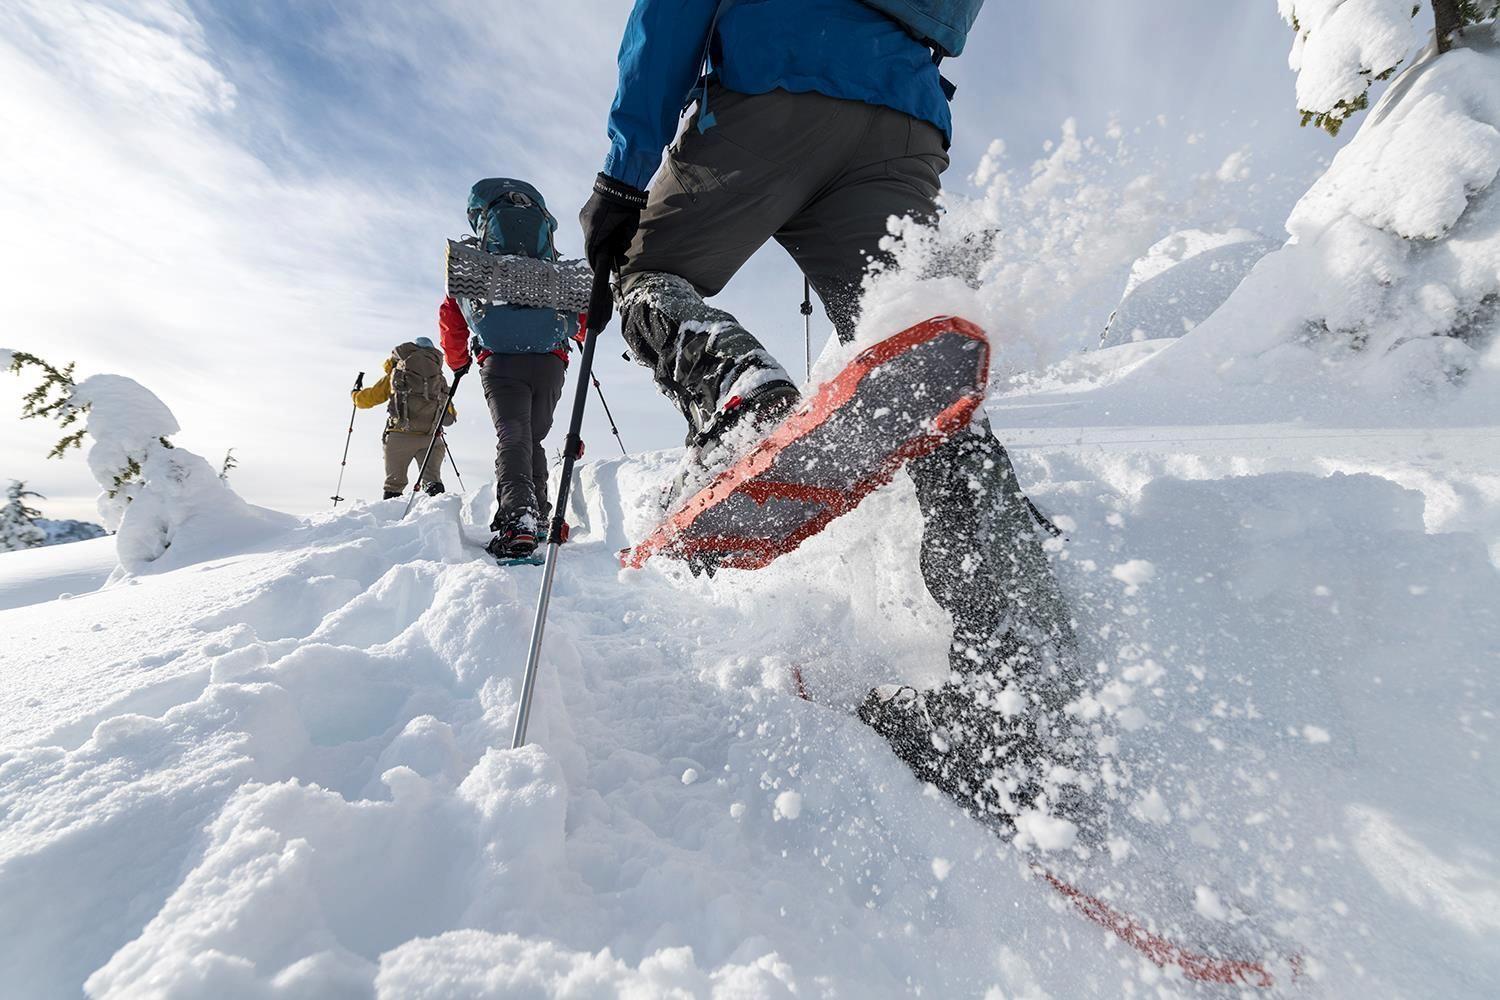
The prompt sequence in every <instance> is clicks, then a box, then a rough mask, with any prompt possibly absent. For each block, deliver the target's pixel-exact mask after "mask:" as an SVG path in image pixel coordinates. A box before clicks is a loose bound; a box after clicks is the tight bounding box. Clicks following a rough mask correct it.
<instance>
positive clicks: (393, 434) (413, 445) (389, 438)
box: [385, 431, 448, 493]
mask: <svg viewBox="0 0 1500 1000" xmlns="http://www.w3.org/2000/svg"><path fill="white" fill-rule="evenodd" d="M430 440H431V438H430V437H429V436H428V435H426V434H406V433H403V432H401V431H388V432H387V433H386V435H385V491H386V492H387V493H400V492H402V491H404V490H405V489H406V482H407V479H406V476H407V469H409V468H410V467H411V464H412V463H413V462H420V461H422V455H423V454H424V453H425V452H426V451H427V442H428V441H430ZM447 454H448V448H447V446H446V445H445V444H444V443H443V436H442V435H441V434H439V435H438V439H437V444H435V445H433V447H432V457H430V458H428V459H427V465H426V466H425V467H424V468H423V469H422V472H421V475H420V476H418V477H417V482H418V483H419V484H420V485H421V486H422V488H423V489H425V488H426V487H427V486H428V485H429V484H431V483H437V484H439V485H441V484H442V481H443V459H444V458H445V457H447Z"/></svg>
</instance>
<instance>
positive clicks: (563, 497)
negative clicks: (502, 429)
mask: <svg viewBox="0 0 1500 1000" xmlns="http://www.w3.org/2000/svg"><path fill="white" fill-rule="evenodd" d="M609 294H611V293H610V289H609V269H608V268H607V267H601V268H600V269H599V270H598V271H595V272H594V292H593V295H592V296H591V297H590V299H589V302H590V307H589V325H588V331H587V332H586V333H585V334H584V337H583V361H582V362H580V363H579V366H578V387H577V388H576V389H574V390H573V417H572V419H571V420H569V421H568V437H567V442H566V444H565V445H564V446H563V447H564V450H563V464H562V473H561V474H560V475H559V476H558V483H557V505H556V506H555V507H553V508H552V526H551V528H550V529H549V530H548V532H547V566H546V568H545V569H544V570H543V571H542V589H541V592H540V593H539V594H538V595H537V599H536V621H535V622H533V623H532V626H531V647H530V649H528V650H527V651H526V674H525V676H524V678H523V679H522V681H521V700H520V702H519V703H518V704H517V705H516V731H515V733H514V735H513V736H512V737H511V741H510V746H511V749H512V750H514V749H516V748H518V747H523V746H525V745H526V723H527V721H529V720H530V718H531V695H532V692H533V691H534V690H535V689H536V670H537V661H538V660H539V659H540V657H541V655H542V634H543V633H544V632H545V631H546V628H547V603H548V602H549V601H550V600H551V599H552V580H553V578H554V577H555V576H556V575H557V551H558V549H559V548H561V547H562V546H561V541H560V539H561V538H562V529H563V515H564V514H566V513H567V510H568V487H569V486H570V485H571V483H572V479H573V462H574V461H575V460H576V459H577V458H578V455H579V453H580V452H581V451H582V450H583V438H582V436H581V435H582V432H583V410H584V407H585V406H587V405H588V401H589V381H590V380H591V379H592V378H593V376H594V345H595V344H596V343H597V342H598V340H599V332H600V330H601V329H602V328H603V327H604V324H605V323H607V322H609V321H608V319H603V318H602V317H603V313H604V310H603V309H600V308H597V305H598V303H600V302H602V301H604V300H605V296H607V295H609ZM600 398H601V399H602V398H603V397H602V396H601V397H600ZM621 447H624V446H623V445H622V446H621Z"/></svg>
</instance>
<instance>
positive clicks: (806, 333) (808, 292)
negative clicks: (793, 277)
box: [802, 275, 812, 381]
mask: <svg viewBox="0 0 1500 1000" xmlns="http://www.w3.org/2000/svg"><path fill="white" fill-rule="evenodd" d="M802 353H803V356H804V357H805V358H806V359H807V378H808V381H811V380H812V281H811V280H809V279H808V277H807V276H806V275H803V276H802Z"/></svg>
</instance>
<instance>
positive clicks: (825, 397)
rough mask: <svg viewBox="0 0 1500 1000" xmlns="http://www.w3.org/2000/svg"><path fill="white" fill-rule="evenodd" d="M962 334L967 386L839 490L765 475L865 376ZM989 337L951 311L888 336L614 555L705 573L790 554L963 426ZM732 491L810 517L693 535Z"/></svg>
mask: <svg viewBox="0 0 1500 1000" xmlns="http://www.w3.org/2000/svg"><path fill="white" fill-rule="evenodd" d="M955 336H957V337H959V338H963V339H964V340H965V341H966V342H968V343H969V346H968V347H967V348H966V350H977V351H978V352H979V353H978V355H977V357H975V358H974V359H973V360H974V369H975V372H976V374H975V376H974V379H973V381H972V383H971V384H969V385H967V386H955V387H954V390H955V392H956V393H958V395H957V398H955V399H954V400H953V401H952V402H950V403H948V404H947V405H946V406H944V407H943V408H942V409H941V410H940V411H939V412H938V413H937V414H936V415H935V416H933V417H932V418H931V419H930V421H927V425H926V426H925V427H924V428H923V429H922V430H920V431H919V432H917V433H916V434H914V435H913V436H910V437H908V438H907V439H906V440H904V441H898V442H894V444H893V447H892V448H891V449H890V450H888V451H885V452H883V453H882V454H881V455H879V456H878V457H874V461H873V462H872V464H871V465H870V466H869V467H868V468H865V469H863V470H861V471H859V472H858V474H857V475H855V477H854V478H853V480H852V481H851V482H850V483H848V484H847V485H846V486H843V487H842V488H833V487H828V486H819V485H814V484H811V483H799V482H785V481H779V480H774V479H770V478H768V477H766V475H765V474H766V473H767V471H768V470H770V469H771V468H772V466H773V465H774V464H775V462H776V459H777V458H778V457H779V456H780V455H781V454H782V452H783V451H785V450H786V449H788V448H789V447H790V446H792V445H794V444H796V443H797V442H800V441H803V440H804V439H806V438H808V437H809V436H810V435H812V434H814V433H815V432H816V431H818V430H819V428H821V427H823V425H824V424H826V423H827V422H828V421H829V420H830V419H831V418H832V417H834V416H835V415H836V414H838V413H839V411H840V409H841V408H842V407H844V406H845V404H847V403H848V402H849V401H850V400H852V399H854V397H855V396H856V395H857V394H858V392H859V390H860V387H861V385H862V384H863V383H864V381H865V379H866V378H867V377H868V376H869V375H870V374H871V373H872V372H875V371H877V370H878V369H880V368H881V366H882V365H885V364H886V363H888V362H891V361H893V360H895V359H897V358H900V357H901V356H902V355H904V354H907V353H908V352H910V351H913V350H914V349H917V348H920V347H922V345H925V344H929V343H931V342H934V341H937V340H939V339H940V338H949V337H955ZM989 356H990V354H989V340H988V339H987V338H986V337H985V335H984V331H983V330H981V329H980V328H979V327H978V326H975V325H974V324H973V323H970V322H969V321H967V320H964V319H959V318H958V317H955V316H935V317H933V318H932V319H929V320H925V321H923V322H921V323H918V324H917V325H916V326H913V327H909V328H908V329H906V330H903V331H901V332H900V333H898V334H895V335H893V336H890V337H887V338H886V339H885V340H882V341H881V342H880V343H878V344H875V345H873V346H871V347H869V348H867V349H865V350H864V351H863V352H861V353H860V354H859V355H858V356H856V357H855V359H854V360H853V361H851V362H850V363H849V364H848V365H847V366H846V367H845V368H844V370H843V371H841V372H839V374H838V375H837V376H835V377H834V378H833V379H831V380H830V381H828V382H825V383H824V384H823V385H822V386H821V387H819V389H818V391H817V392H816V393H815V394H814V395H813V396H812V398H811V399H808V400H804V401H803V402H802V403H801V404H800V405H799V406H798V407H797V409H796V410H794V411H793V412H792V414H791V416H789V417H787V419H786V420H785V421H783V422H782V424H781V425H780V426H779V427H777V428H776V430H775V431H773V432H772V433H771V434H770V435H769V436H768V437H767V438H766V439H765V440H763V441H762V442H761V443H760V444H758V445H756V446H755V448H754V450H752V451H751V452H750V453H749V454H748V455H746V456H745V457H743V458H742V459H740V460H739V461H738V462H736V463H735V464H734V465H733V466H731V467H730V468H729V469H726V470H725V471H724V472H722V473H720V474H719V476H718V477H717V478H715V479H714V481H713V482H712V483H710V484H709V485H708V486H706V487H704V488H703V489H701V490H699V491H698V492H697V493H696V494H694V495H693V496H692V497H691V498H689V499H688V501H687V502H686V503H684V504H682V505H681V506H680V507H678V508H677V510H675V511H674V512H673V513H672V514H671V515H670V516H669V517H668V518H667V519H666V520H665V521H664V522H662V524H661V525H660V526H658V527H657V528H656V530H655V531H653V532H652V533H651V535H650V536H649V537H647V538H646V539H645V540H644V541H642V542H641V543H640V544H639V545H636V546H635V547H634V548H633V549H626V550H624V551H622V552H621V553H620V564H621V565H622V566H625V567H627V568H631V569H638V568H640V567H641V566H643V565H645V563H646V561H647V560H648V559H650V558H651V557H652V556H653V555H655V554H657V553H658V552H661V553H663V554H665V555H668V556H669V557H673V558H677V559H684V560H687V561H688V562H689V563H690V564H695V565H697V566H702V567H706V568H708V569H710V570H712V569H714V568H717V567H722V566H728V567H732V568H735V569H760V568H761V567H763V566H766V565H768V564H769V563H771V562H772V561H774V560H775V559H777V558H778V557H780V556H783V555H785V554H786V553H788V552H791V551H792V550H793V549H795V548H797V547H798V546H799V545H801V544H802V543H803V542H804V541H806V540H807V539H808V538H811V537H812V536H813V535H816V534H817V533H818V532H819V531H822V530H823V528H824V527H826V526H827V524H828V522H830V521H832V520H833V519H834V518H836V517H839V516H840V515H842V514H846V513H848V512H849V511H851V510H853V509H854V508H855V507H857V506H858V505H859V503H860V501H861V500H863V499H864V498H865V496H867V495H868V494H869V493H870V492H871V491H872V490H875V489H876V488H878V487H880V486H883V485H885V484H886V483H888V482H890V481H891V478H892V477H894V476H895V474H896V472H897V470H899V469H900V468H901V466H902V465H903V464H905V463H906V462H907V461H910V460H911V459H913V458H919V457H921V456H923V455H926V454H929V453H931V452H932V451H933V450H935V449H936V448H937V447H938V446H939V445H940V444H942V443H943V441H945V440H947V439H948V438H949V437H950V436H952V435H953V434H955V433H956V432H958V431H960V430H962V429H963V428H965V427H967V426H968V425H969V421H970V418H971V417H972V416H973V414H974V411H975V410H976V409H977V408H978V407H979V404H980V403H981V402H982V401H983V399H984V392H985V387H986V386H987V385H988V381H989ZM736 495H739V496H743V497H746V498H748V499H750V500H751V501H753V502H754V503H755V504H756V505H757V506H764V505H765V504H766V503H768V502H770V501H772V500H777V499H785V500H791V501H796V502H799V503H804V504H808V505H810V506H811V507H813V510H812V511H811V512H810V513H809V515H808V516H807V517H806V518H805V519H803V520H801V521H800V523H799V524H798V525H797V526H796V527H794V528H793V529H792V530H790V531H788V532H787V533H786V534H784V535H781V536H779V537H776V536H771V537H749V536H735V535H727V534H708V533H703V534H695V533H694V532H693V530H692V529H693V527H694V523H695V522H696V521H697V520H698V519H699V518H700V517H701V516H702V515H704V514H705V513H706V512H708V511H709V510H711V509H713V508H715V507H717V506H718V505H720V504H722V503H725V502H727V501H729V500H730V499H731V498H732V497H734V496H736Z"/></svg>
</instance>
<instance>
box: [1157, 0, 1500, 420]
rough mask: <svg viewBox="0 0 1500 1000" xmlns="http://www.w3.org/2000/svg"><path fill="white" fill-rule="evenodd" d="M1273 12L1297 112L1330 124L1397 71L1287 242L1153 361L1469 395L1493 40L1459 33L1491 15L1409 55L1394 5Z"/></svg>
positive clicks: (1370, 0) (1492, 6)
mask: <svg viewBox="0 0 1500 1000" xmlns="http://www.w3.org/2000/svg"><path fill="white" fill-rule="evenodd" d="M1280 2H1281V6H1282V11H1283V13H1285V14H1288V15H1289V16H1293V17H1295V18H1296V23H1297V24H1298V25H1299V35H1298V42H1297V45H1296V46H1295V47H1294V49H1293V62H1294V64H1300V66H1301V70H1302V72H1301V76H1300V77H1299V80H1298V94H1299V100H1300V101H1302V102H1303V103H1302V106H1303V108H1304V109H1307V110H1310V111H1313V112H1315V113H1324V114H1327V113H1332V112H1334V111H1335V110H1337V111H1338V112H1339V114H1340V115H1341V116H1342V117H1340V119H1339V120H1340V121H1342V120H1343V118H1346V117H1347V116H1348V113H1350V111H1351V110H1352V109H1353V108H1354V107H1355V106H1356V105H1360V106H1362V104H1361V99H1362V98H1363V96H1364V94H1365V88H1366V87H1367V86H1368V83H1369V79H1370V78H1371V77H1373V76H1378V75H1381V74H1383V73H1386V72H1387V71H1388V70H1390V69H1391V68H1393V67H1394V66H1396V65H1398V64H1401V63H1404V66H1403V68H1402V69H1401V71H1400V73H1399V74H1397V75H1396V76H1394V78H1393V79H1392V80H1391V83H1390V85H1389V86H1388V87H1387V88H1386V90H1385V93H1384V94H1382V95H1381V98H1380V101H1379V103H1378V104H1377V105H1376V106H1375V107H1373V108H1372V109H1371V110H1370V113H1369V115H1368V116H1367V117H1366V118H1365V119H1364V120H1363V121H1362V122H1361V124H1360V128H1359V134H1358V135H1356V136H1355V137H1354V138H1353V140H1351V141H1350V142H1349V144H1348V145H1347V146H1345V147H1344V148H1343V149H1342V150H1340V151H1339V153H1338V155H1337V156H1335V157H1334V160H1333V164H1332V165H1331V166H1330V167H1329V169H1328V172H1327V173H1326V174H1324V175H1323V177H1321V178H1320V179H1319V180H1318V181H1317V183H1315V184H1314V185H1313V187H1312V188H1311V190H1309V191H1308V192H1307V194H1306V195H1304V196H1303V197H1302V199H1301V201H1299V202H1298V203H1297V206H1296V208H1294V209H1293V210H1292V214H1291V217H1290V218H1289V219H1288V220H1287V224H1286V228H1287V232H1288V234H1289V235H1290V236H1291V239H1290V241H1289V242H1288V244H1287V245H1286V246H1285V247H1284V248H1282V249H1281V250H1278V251H1276V252H1275V253H1272V254H1270V255H1268V256H1267V257H1265V258H1264V259H1263V260H1262V261H1261V262H1260V263H1259V264H1257V265H1256V267H1255V269H1254V270H1253V271H1252V272H1251V273H1250V275H1249V276H1248V277H1247V278H1246V279H1245V281H1244V282H1243V283H1242V284H1241V285H1240V286H1239V288H1238V289H1236V291H1235V293H1234V295H1232V296H1231V297H1230V298H1229V300H1228V301H1227V302H1226V303H1225V304H1224V306H1223V307H1222V308H1220V309H1219V310H1218V312H1216V313H1215V314H1214V315H1213V316H1212V317H1210V318H1209V320H1207V321H1205V322H1204V323H1203V324H1202V325H1201V326H1199V327H1198V328H1197V329H1196V330H1195V331H1194V332H1193V333H1192V334H1189V335H1188V336H1187V337H1185V338H1183V340H1182V341H1179V346H1180V348H1181V350H1176V351H1173V352H1172V354H1173V357H1171V358H1168V357H1163V362H1164V363H1165V364H1166V365H1171V364H1175V363H1178V362H1182V363H1185V364H1190V365H1192V366H1194V367H1195V368H1196V369H1197V370H1199V371H1200V372H1201V371H1202V370H1203V368H1202V362H1203V361H1205V360H1207V361H1210V363H1211V368H1210V369H1208V370H1211V371H1213V372H1215V373H1218V374H1219V375H1220V376H1221V377H1232V378H1240V379H1245V380H1247V381H1264V380H1276V381H1282V380H1287V381H1296V380H1305V379H1309V378H1313V379H1322V378H1326V377H1328V376H1329V375H1332V374H1334V373H1338V375H1339V377H1340V380H1341V381H1345V382H1346V383H1359V384H1363V385H1364V386H1365V387H1367V388H1369V389H1372V390H1374V391H1375V392H1376V393H1377V394H1378V395H1381V396H1385V397H1391V396H1405V395H1408V394H1410V393H1412V392H1416V393H1418V394H1421V395H1427V394H1430V393H1432V392H1434V391H1439V392H1440V391H1444V390H1445V389H1447V388H1451V387H1454V386H1460V385H1465V384H1468V383H1470V382H1472V381H1474V380H1475V379H1476V378H1477V379H1478V380H1479V381H1484V380H1485V379H1487V378H1488V377H1489V376H1488V375H1487V374H1486V373H1488V372H1491V371H1494V370H1496V364H1495V361H1496V353H1497V352H1500V346H1497V332H1500V184H1497V183H1496V178H1497V177H1500V25H1497V23H1496V22H1495V21H1493V20H1490V21H1488V22H1484V23H1475V22H1474V21H1472V20H1470V19H1471V18H1472V17H1474V16H1476V15H1482V14H1488V13H1491V12H1493V11H1495V10H1496V9H1497V7H1500V3H1497V2H1496V0H1484V2H1483V4H1464V5H1461V6H1459V7H1458V8H1457V21H1458V24H1459V26H1460V29H1461V30H1457V29H1454V30H1449V31H1448V33H1447V34H1445V35H1443V36H1442V38H1443V44H1442V45H1438V44H1429V45H1427V46H1425V48H1423V49H1422V50H1421V52H1420V53H1417V54H1416V55H1415V56H1413V55H1412V53H1413V52H1414V46H1413V44H1412V36H1411V34H1410V32H1411V31H1412V30H1413V29H1412V24H1411V18H1410V5H1409V2H1398V0H1280ZM1396 13H1400V15H1401V16H1400V17H1399V18H1397V17H1396V16H1395V15H1396ZM1451 16H1452V11H1451V10H1450V11H1449V14H1448V15H1445V17H1451ZM1440 23H1445V24H1446V23H1448V21H1447V20H1444V21H1442V22H1440ZM1398 28H1399V29H1400V30H1399V31H1398V30H1397V29H1398ZM1376 53H1379V56H1378V57H1377V56H1376ZM1310 95H1316V96H1315V97H1314V96H1310ZM1341 102H1342V104H1341ZM1325 124H1326V123H1325Z"/></svg>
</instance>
